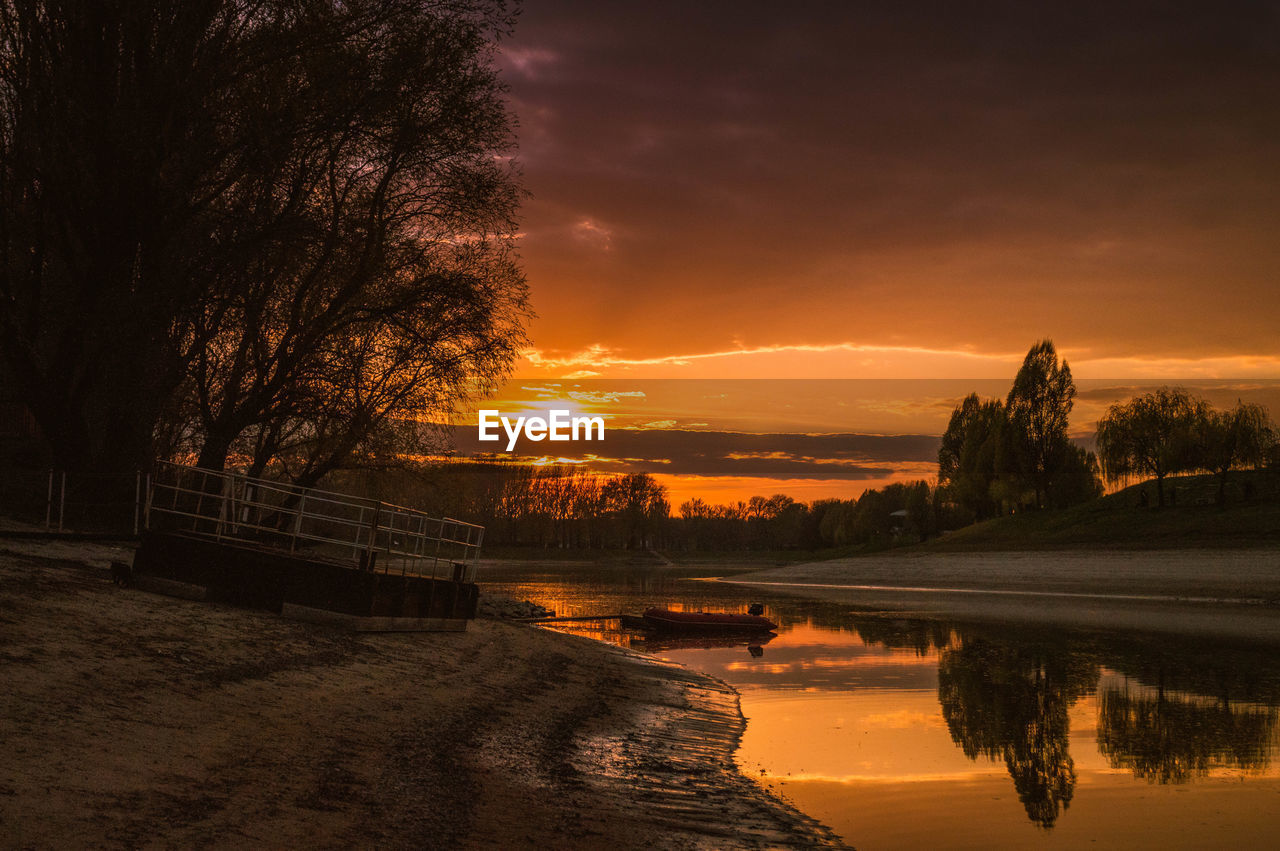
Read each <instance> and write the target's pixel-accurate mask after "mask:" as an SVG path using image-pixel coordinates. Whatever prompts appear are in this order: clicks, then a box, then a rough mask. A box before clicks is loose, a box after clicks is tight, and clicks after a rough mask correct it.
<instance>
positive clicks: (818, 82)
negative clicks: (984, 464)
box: [507, 0, 1280, 355]
mask: <svg viewBox="0 0 1280 851" xmlns="http://www.w3.org/2000/svg"><path fill="white" fill-rule="evenodd" d="M1276 9H1277V7H1276V5H1275V4H1273V3H1243V2H1227V3H1217V4H1181V3H1174V4H1167V3H1132V2H1125V3H1105V4H1104V3H1069V4H1068V3H1064V4H1043V3H982V4H960V3H941V2H939V3H928V4H921V3H915V4H912V3H907V4H901V3H894V4H866V3H843V2H808V3H789V4H781V3H742V2H734V3H715V2H702V3H685V2H647V3H596V2H560V1H559V0H556V2H552V0H543V2H538V0H531V2H529V3H528V4H527V5H526V8H525V12H524V16H523V20H522V22H521V24H520V26H519V28H518V30H517V34H516V37H515V39H514V41H513V42H512V44H511V50H512V59H510V60H509V61H508V65H509V68H508V74H507V76H508V78H509V79H510V81H511V85H512V91H513V99H514V101H513V103H514V106H515V109H516V111H517V113H518V114H519V116H520V120H521V122H522V129H521V140H522V141H521V144H522V154H521V157H522V159H523V161H524V163H525V165H526V172H527V175H528V182H529V186H530V189H531V190H532V192H533V199H532V200H531V201H530V203H529V205H528V208H527V213H528V214H527V217H526V230H527V233H528V236H527V239H526V245H525V254H526V257H527V258H528V263H529V269H530V274H531V279H532V281H533V286H534V295H535V300H536V302H537V306H538V308H539V310H540V312H541V313H542V314H543V315H544V317H545V318H544V320H543V321H542V322H540V323H539V325H537V326H535V336H536V339H537V342H538V343H539V344H540V345H545V346H550V347H564V348H572V347H573V346H576V345H580V344H584V343H587V342H592V341H606V342H612V343H615V344H617V345H621V346H625V347H630V348H633V349H640V348H646V347H647V348H649V349H653V348H655V347H657V348H661V347H662V346H663V345H664V344H668V347H669V344H670V342H671V339H672V338H679V339H681V340H682V341H684V342H685V344H686V346H687V345H688V344H689V341H690V340H696V341H698V342H701V343H704V344H705V345H706V346H710V347H714V346H716V345H719V344H720V343H721V342H722V341H724V340H728V339H748V340H755V341H770V340H774V339H789V340H795V339H807V340H810V341H816V340H829V339H839V338H841V337H851V336H858V337H861V338H875V339H881V340H883V339H886V338H888V337H889V336H890V335H892V334H898V335H901V336H903V337H906V338H909V339H912V340H915V341H928V342H931V343H936V344H939V345H945V344H953V343H963V342H975V343H979V344H982V345H995V346H997V347H1005V348H1006V349H1007V348H1008V347H1009V346H1011V345H1012V346H1019V347H1020V346H1025V345H1026V344H1027V340H1028V339H1031V338H1034V337H1035V336H1037V335H1040V334H1045V333H1048V334H1052V335H1054V336H1056V337H1058V338H1059V340H1060V341H1063V340H1065V341H1067V342H1068V343H1070V344H1071V345H1075V346H1081V347H1083V346H1088V347H1090V348H1091V349H1092V350H1093V351H1095V352H1097V353H1104V352H1105V353H1111V354H1116V355H1132V354H1146V355H1150V354H1163V355H1170V354H1186V353H1194V354H1207V353H1219V354H1222V353H1227V354H1231V353H1237V352H1239V351H1241V350H1245V351H1258V350H1261V349H1265V348H1268V347H1269V341H1271V340H1273V338H1274V328H1275V327H1276V324H1277V320H1280V306H1278V305H1280V302H1278V301H1277V300H1275V299H1274V298H1267V295H1268V293H1269V292H1270V288H1271V287H1272V286H1273V285H1274V283H1273V282H1274V279H1275V273H1276V271H1277V269H1280V242H1278V241H1277V240H1275V239H1274V233H1275V230H1276V225H1277V224H1278V223H1280V200H1278V199H1280V110H1277V109H1276V108H1275V104H1276V103H1277V102H1280V50H1278V48H1277V44H1280V25H1278V18H1277V11H1276ZM584 221H589V222H590V225H591V227H592V228H595V229H597V230H592V231H590V232H591V233H599V232H604V231H607V232H608V234H609V238H608V240H607V242H605V241H603V240H601V239H595V240H573V239H571V238H569V236H570V235H571V234H572V233H573V229H574V228H575V227H578V226H579V225H581V224H582V223H583V222H584ZM904 302H908V303H909V304H910V310H904V309H903V306H904ZM888 320H892V324H890V322H889V321H888ZM657 323H660V324H657ZM1029 325H1030V326H1031V327H1032V329H1033V330H1028V326H1029Z"/></svg>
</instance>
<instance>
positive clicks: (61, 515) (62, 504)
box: [58, 470, 67, 532]
mask: <svg viewBox="0 0 1280 851" xmlns="http://www.w3.org/2000/svg"><path fill="white" fill-rule="evenodd" d="M66 517H67V471H66V470H63V471H62V493H61V494H60V495H59V497H58V531H59V532H61V531H62V524H63V521H65V520H66Z"/></svg>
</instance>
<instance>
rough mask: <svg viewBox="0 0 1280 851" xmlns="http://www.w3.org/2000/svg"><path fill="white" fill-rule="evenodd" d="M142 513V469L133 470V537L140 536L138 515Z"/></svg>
mask: <svg viewBox="0 0 1280 851" xmlns="http://www.w3.org/2000/svg"><path fill="white" fill-rule="evenodd" d="M140 514H142V471H141V470H134V471H133V537H135V538H136V537H138V517H139V515H140Z"/></svg>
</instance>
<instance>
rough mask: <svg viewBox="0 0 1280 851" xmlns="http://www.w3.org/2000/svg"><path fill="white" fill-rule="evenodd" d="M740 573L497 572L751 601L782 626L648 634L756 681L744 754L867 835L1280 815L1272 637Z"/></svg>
mask: <svg viewBox="0 0 1280 851" xmlns="http://www.w3.org/2000/svg"><path fill="white" fill-rule="evenodd" d="M733 572H741V571H733V570H727V569H726V568H725V567H723V566H715V567H711V568H692V567H662V566H652V567H651V566H647V565H619V566H594V565H582V564H569V563H556V564H536V563H529V564H524V565H520V566H516V565H503V566H499V567H489V568H486V569H485V570H483V571H482V574H481V582H482V587H483V588H484V589H485V590H491V591H495V592H498V593H503V594H507V595H509V596H512V597H515V598H517V599H529V600H533V601H535V602H538V603H541V604H542V605H545V606H547V607H548V608H550V609H553V610H555V611H556V612H557V614H559V615H587V614H603V613H619V612H629V613H639V612H640V611H642V610H643V609H644V608H646V607H648V606H651V605H660V606H667V607H671V608H678V609H686V610H716V611H720V610H723V611H745V610H746V608H747V606H748V605H749V604H750V603H752V602H761V603H763V604H764V605H765V614H766V615H767V616H768V617H770V618H771V619H772V620H773V621H775V622H776V623H778V624H779V625H780V626H779V629H778V631H777V635H776V637H773V638H770V639H768V640H765V641H756V642H751V641H748V640H736V641H735V640H731V641H725V642H720V643H719V644H717V643H715V642H708V641H702V642H697V641H693V642H689V641H685V642H680V641H674V642H659V641H645V640H642V639H640V638H637V637H633V636H631V635H630V634H628V633H625V632H622V631H620V630H617V629H602V628H599V627H598V626H596V625H592V624H587V625H564V626H563V627H558V628H563V629H565V630H567V631H572V632H575V633H578V634H582V635H588V636H590V637H593V638H597V639H599V640H603V641H610V642H613V643H616V644H620V645H623V646H629V647H633V648H635V649H638V650H641V651H644V652H649V653H653V654H654V655H657V656H661V657H663V658H666V659H671V660H674V661H677V662H680V663H682V664H684V665H687V666H688V667H690V668H692V669H695V670H699V671H703V672H705V673H708V674H711V675H712V676H715V677H718V678H720V679H722V680H724V681H726V682H728V683H730V684H731V685H733V686H734V687H735V688H736V689H737V690H738V691H739V692H740V693H741V695H742V701H741V703H742V711H743V714H744V715H745V716H746V717H747V719H748V724H747V730H746V733H745V734H744V736H743V740H742V744H741V748H740V750H739V752H738V762H739V766H740V767H741V769H742V770H743V772H744V773H746V774H747V775H749V776H752V777H755V778H757V779H758V780H759V781H760V782H761V783H764V784H767V785H769V786H770V787H771V788H772V789H773V790H774V791H776V792H777V793H779V794H781V795H782V796H783V797H785V798H786V799H788V800H789V801H791V803H792V804H793V805H795V806H796V807H798V808H799V809H801V810H803V811H804V812H806V813H808V814H810V815H812V816H814V817H815V818H818V819H820V820H821V821H823V822H824V823H826V824H828V825H829V826H831V827H832V828H833V829H834V830H835V831H836V832H838V833H839V834H841V836H843V837H844V839H845V840H846V841H847V842H849V843H850V844H854V845H857V846H858V847H859V848H863V849H873V848H900V847H920V846H924V845H933V846H938V845H941V846H945V847H949V848H963V847H974V848H978V847H992V846H1000V847H1012V846H1017V847H1028V846H1033V847H1040V846H1045V847H1049V846H1058V847H1080V846H1083V845H1086V844H1088V845H1095V846H1098V847H1116V846H1125V847H1169V846H1179V847H1188V846H1198V847H1205V846H1225V845H1230V844H1236V845H1240V844H1243V845H1248V846H1262V845H1270V844H1272V843H1273V841H1274V840H1273V834H1274V831H1275V829H1276V828H1277V827H1280V768H1278V767H1277V765H1276V763H1275V761H1274V759H1273V757H1274V756H1275V754H1276V744H1277V738H1278V736H1280V734H1278V733H1277V726H1278V725H1277V721H1278V719H1280V654H1277V653H1276V649H1277V648H1276V647H1275V646H1272V645H1266V644H1251V643H1249V642H1247V641H1241V640H1214V639H1210V638H1206V637H1205V636H1203V635H1195V636H1179V635H1176V634H1169V633H1160V634H1147V633H1142V632H1135V631H1109V630H1105V629H1088V630H1085V629H1068V628H1063V627H1051V626H1043V625H1042V626H1029V625H1017V626H1013V625H1008V624H998V623H982V622H979V621H974V620H970V621H957V620H951V619H948V618H945V617H939V616H936V615H932V616H928V617H924V616H912V614H911V613H910V612H901V611H875V610H873V609H866V608H858V609H855V608H853V607H851V606H850V605H849V604H840V603H834V602H830V601H822V600H810V599H804V598H801V597H796V596H790V595H788V594H786V593H783V592H781V591H779V590H778V589H773V588H768V587H764V586H738V585H733V584H729V583H723V582H717V581H714V578H713V577H715V576H726V575H729V574H731V573H733Z"/></svg>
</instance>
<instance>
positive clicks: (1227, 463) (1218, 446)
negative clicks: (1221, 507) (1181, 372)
mask: <svg viewBox="0 0 1280 851" xmlns="http://www.w3.org/2000/svg"><path fill="white" fill-rule="evenodd" d="M1201 413H1202V419H1201V420H1200V421H1199V422H1198V423H1197V430H1198V434H1197V435H1196V443H1197V450H1198V455H1199V459H1198V463H1197V465H1196V466H1198V467H1201V468H1203V469H1205V470H1208V471H1209V472H1211V473H1213V474H1214V475H1216V476H1217V477H1218V502H1219V503H1220V504H1221V503H1223V502H1226V499H1227V474H1228V473H1230V472H1231V470H1232V469H1235V468H1237V467H1245V466H1252V467H1259V466H1262V465H1263V464H1264V463H1265V462H1266V460H1267V455H1268V452H1269V451H1270V449H1271V446H1272V445H1273V444H1274V443H1275V441H1276V435H1275V427H1274V425H1273V424H1272V422H1271V417H1270V416H1269V415H1268V414H1267V409H1266V408H1264V407H1262V406H1261V405H1251V404H1246V403H1244V402H1237V403H1236V406H1235V407H1234V408H1232V409H1231V410H1229V411H1215V410H1206V411H1203V412H1201Z"/></svg>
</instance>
